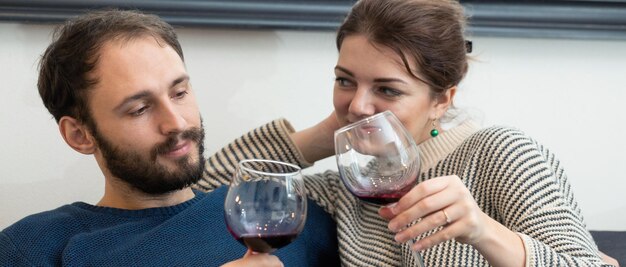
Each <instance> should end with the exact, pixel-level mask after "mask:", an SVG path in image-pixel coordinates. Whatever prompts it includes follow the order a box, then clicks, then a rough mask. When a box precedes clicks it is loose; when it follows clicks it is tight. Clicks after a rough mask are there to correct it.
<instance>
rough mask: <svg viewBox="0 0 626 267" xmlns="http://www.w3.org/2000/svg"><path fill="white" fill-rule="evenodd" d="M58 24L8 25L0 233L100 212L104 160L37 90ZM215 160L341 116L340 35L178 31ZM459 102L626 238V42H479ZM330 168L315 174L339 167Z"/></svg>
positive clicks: (592, 224)
mask: <svg viewBox="0 0 626 267" xmlns="http://www.w3.org/2000/svg"><path fill="white" fill-rule="evenodd" d="M52 28H53V27H52V26H50V25H25V24H14V23H0V62H1V64H0V78H1V82H2V85H1V86H0V90H1V91H0V92H1V97H0V123H1V130H0V140H1V141H0V151H1V154H0V157H1V158H0V159H1V160H0V164H1V165H0V229H3V228H5V227H6V226H8V225H10V224H12V223H14V222H15V221H17V220H19V219H20V218H22V217H24V216H26V215H28V214H32V213H35V212H40V211H44V210H48V209H52V208H56V207H58V206H60V205H63V204H67V203H71V202H74V201H78V200H80V201H85V202H88V203H95V202H97V201H98V199H99V198H100V196H101V195H102V192H103V177H102V174H101V173H100V171H99V169H98V167H97V165H96V163H95V160H94V159H93V158H92V157H90V156H84V155H82V154H79V153H77V152H74V151H73V150H71V149H70V148H69V147H68V146H67V145H66V144H65V143H64V142H63V140H62V139H61V137H60V135H59V133H58V130H57V126H56V123H55V122H54V119H53V118H52V116H51V115H49V114H48V113H47V111H46V110H45V108H44V107H43V104H42V103H41V100H40V98H39V95H38V93H37V89H36V80H37V64H38V59H39V56H40V55H41V54H42V52H43V51H44V49H45V47H46V46H47V45H48V43H49V42H50V38H51V36H50V33H51V30H52ZM178 32H179V35H180V41H181V43H182V46H183V50H184V52H185V58H186V63H187V67H188V70H189V73H190V75H191V77H192V84H193V86H194V89H195V91H196V93H197V95H198V98H199V104H200V108H201V111H202V114H203V116H204V122H205V127H206V131H207V138H206V147H207V155H209V154H210V153H212V152H214V151H216V150H217V149H219V148H220V147H221V146H223V145H225V144H227V143H228V142H229V141H230V140H232V139H233V138H235V137H237V136H239V135H240V134H242V133H244V132H246V131H247V130H249V129H251V128H253V127H257V126H259V125H261V124H263V123H265V122H267V121H269V120H272V119H275V118H278V117H285V118H287V119H289V120H290V121H291V122H292V123H293V125H294V126H295V127H296V129H302V128H305V127H308V126H310V125H312V124H314V123H316V122H317V121H318V120H320V119H322V118H324V117H325V116H327V115H328V114H329V113H330V112H331V110H332V104H331V91H332V83H333V79H334V76H333V72H332V69H333V67H334V64H335V60H336V55H337V52H336V49H335V47H334V33H332V32H314V31H242V30H209V29H178ZM473 41H474V51H475V52H474V53H473V55H474V57H475V59H474V61H473V62H472V63H471V66H470V73H469V74H468V77H467V78H466V80H465V81H464V82H463V83H462V84H461V86H460V90H459V91H458V94H457V99H456V104H457V106H459V107H461V108H465V109H466V110H467V111H468V112H469V113H470V114H473V115H474V116H475V118H476V119H477V120H478V121H479V122H480V123H482V125H484V126H489V125H493V124H499V125H508V126H514V127H517V128H520V129H522V130H524V131H526V132H527V133H529V134H530V135H531V136H533V137H534V138H535V139H537V140H539V141H540V142H541V143H543V144H544V145H546V146H548V147H549V148H551V149H552V150H553V151H554V152H555V153H556V154H557V156H558V157H559V158H560V160H561V161H562V164H563V165H564V166H565V169H566V172H567V173H568V175H569V178H570V181H571V183H572V185H573V188H574V192H575V194H576V197H577V199H578V201H579V203H580V205H581V207H582V209H583V213H584V215H585V218H586V220H587V222H588V226H589V228H590V229H595V230H626V196H625V194H626V175H625V174H624V172H623V167H624V166H625V165H626V160H625V158H626V157H625V156H624V154H623V153H624V151H625V150H626V126H625V124H624V122H625V120H624V115H626V111H625V108H624V106H623V105H624V102H625V101H626V93H625V91H626V90H625V89H626V41H599V40H563V39H513V38H485V37H481V38H478V37H476V38H473ZM333 165H334V164H333V161H332V160H325V161H323V162H321V163H318V164H317V165H316V166H315V167H314V169H312V170H311V169H310V170H308V171H318V170H322V169H325V168H334V166H333Z"/></svg>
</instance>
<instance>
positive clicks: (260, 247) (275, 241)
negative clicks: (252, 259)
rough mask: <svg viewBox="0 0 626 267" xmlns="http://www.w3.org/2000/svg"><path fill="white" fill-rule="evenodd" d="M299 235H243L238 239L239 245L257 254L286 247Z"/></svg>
mask: <svg viewBox="0 0 626 267" xmlns="http://www.w3.org/2000/svg"><path fill="white" fill-rule="evenodd" d="M297 236H298V234H297V233H289V234H276V235H274V234H270V235H243V236H241V237H238V238H237V241H239V243H241V244H243V245H245V246H246V247H248V248H250V249H252V250H253V251H255V252H261V253H269V252H272V251H274V250H277V249H279V248H282V247H284V246H286V245H289V243H291V241H293V240H294V239H296V237H297Z"/></svg>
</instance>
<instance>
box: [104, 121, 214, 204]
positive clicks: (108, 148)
mask: <svg viewBox="0 0 626 267" xmlns="http://www.w3.org/2000/svg"><path fill="white" fill-rule="evenodd" d="M94 126H95V125H94ZM92 128H93V129H92V132H93V136H94V138H95V139H96V142H97V143H98V148H99V149H100V151H102V156H103V157H104V160H105V164H106V166H107V168H108V169H109V171H110V172H111V174H113V175H114V176H115V177H117V178H119V179H120V180H122V181H124V182H126V183H127V184H129V185H130V186H132V187H134V188H136V189H138V190H140V191H142V192H144V193H146V194H150V195H161V194H165V193H169V192H172V191H175V190H180V189H183V188H186V187H188V186H190V185H192V184H194V183H196V182H197V181H198V180H200V178H201V176H202V171H203V170H204V164H205V160H204V156H203V155H202V154H203V152H204V128H203V127H202V125H201V126H200V128H197V127H193V128H190V129H188V130H186V131H184V132H181V133H174V134H171V135H170V136H168V137H167V140H165V142H163V143H161V144H157V145H155V146H154V148H153V149H151V151H150V155H149V156H150V157H149V158H148V159H146V157H145V156H142V155H141V154H139V153H136V152H135V151H125V150H124V149H123V148H120V147H117V146H115V145H113V144H112V142H109V141H108V140H107V139H106V138H104V136H102V135H101V134H100V133H99V131H98V130H97V129H96V128H97V127H92ZM181 140H189V141H192V142H195V143H196V144H197V145H198V151H196V152H197V153H198V161H197V162H192V157H191V153H193V151H192V152H191V153H190V154H189V155H185V156H183V157H181V158H180V159H178V160H176V167H177V169H175V170H172V171H170V170H168V168H167V167H166V166H163V165H162V164H160V163H158V162H157V156H158V155H160V154H163V153H167V152H168V151H171V150H172V149H173V148H174V147H175V146H176V145H177V144H178V143H179V141H181Z"/></svg>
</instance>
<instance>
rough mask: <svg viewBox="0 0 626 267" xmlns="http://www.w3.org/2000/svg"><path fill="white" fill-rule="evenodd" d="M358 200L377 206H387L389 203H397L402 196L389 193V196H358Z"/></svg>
mask: <svg viewBox="0 0 626 267" xmlns="http://www.w3.org/2000/svg"><path fill="white" fill-rule="evenodd" d="M356 196H357V197H358V198H360V199H361V200H363V201H365V202H369V203H372V204H377V205H387V204H390V203H394V202H398V200H400V198H401V197H402V196H404V194H400V193H390V194H380V195H372V196H359V195H356Z"/></svg>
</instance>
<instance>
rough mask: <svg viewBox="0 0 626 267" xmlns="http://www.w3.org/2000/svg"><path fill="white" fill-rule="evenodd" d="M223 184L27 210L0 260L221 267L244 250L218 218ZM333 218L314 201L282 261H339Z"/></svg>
mask: <svg viewBox="0 0 626 267" xmlns="http://www.w3.org/2000/svg"><path fill="white" fill-rule="evenodd" d="M226 192H227V187H222V188H219V189H217V190H215V191H213V192H211V193H202V192H197V191H196V192H195V194H196V196H195V197H194V198H193V199H191V200H189V201H186V202H184V203H181V204H179V205H175V206H171V207H163V208H150V209H144V210H121V209H114V208H104V207H96V206H93V205H89V204H86V203H83V202H77V203H73V204H71V205H65V206H62V207H60V208H58V209H55V210H51V211H46V212H43V213H39V214H35V215H31V216H28V217H26V218H24V219H22V220H20V221H19V222H17V223H15V224H13V225H11V226H9V227H8V228H6V229H5V230H3V231H2V232H1V233H0V266H219V265H221V264H224V263H226V262H229V261H232V260H235V259H238V258H241V257H242V256H243V255H244V253H245V251H246V248H245V247H244V246H243V245H241V244H240V243H239V242H237V241H236V240H235V239H234V238H233V237H232V236H231V235H230V234H229V233H228V230H227V229H226V224H225V223H224V197H225V196H226ZM335 227H336V226H335V223H334V221H333V220H332V219H331V218H330V217H329V215H327V214H326V213H325V212H324V210H323V209H322V208H320V207H319V206H317V205H316V204H315V203H314V202H312V201H309V203H308V214H307V221H306V225H305V228H304V230H303V231H302V233H301V234H300V235H299V236H298V238H297V239H296V240H295V241H294V242H292V243H291V244H289V245H288V246H286V247H283V248H282V249H279V250H277V251H276V252H274V253H273V254H274V255H276V256H278V257H279V258H280V259H281V261H283V263H284V264H285V266H338V265H339V261H338V254H337V241H336V230H335Z"/></svg>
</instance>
